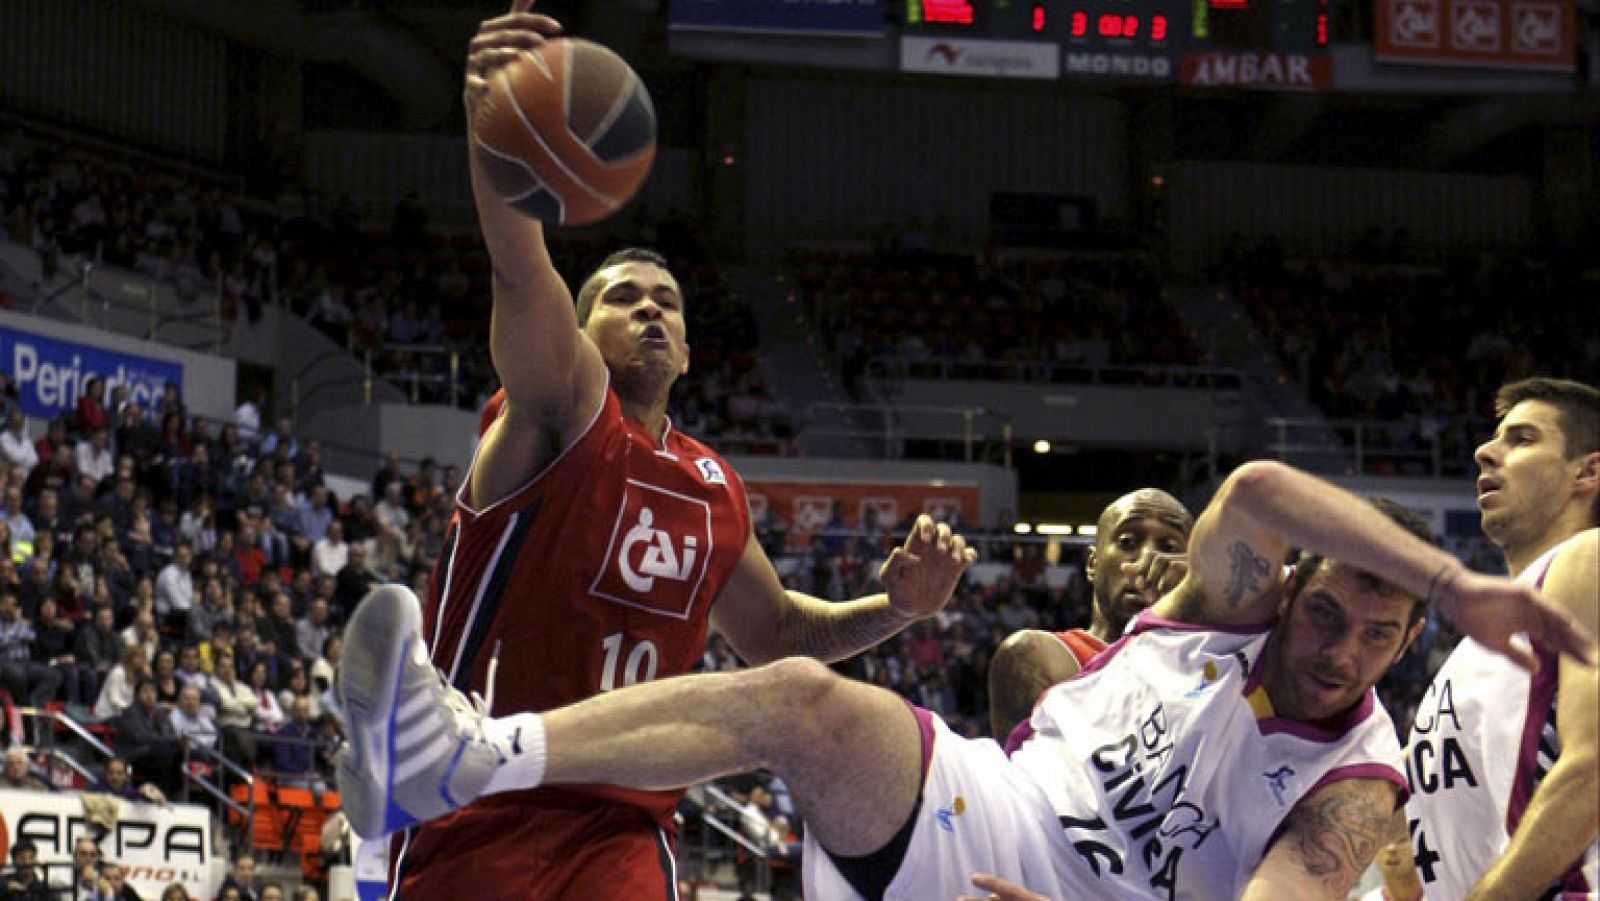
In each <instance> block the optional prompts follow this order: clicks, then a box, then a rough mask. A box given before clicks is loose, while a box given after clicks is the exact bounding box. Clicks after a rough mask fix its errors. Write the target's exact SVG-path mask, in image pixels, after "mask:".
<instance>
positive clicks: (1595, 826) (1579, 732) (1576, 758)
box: [1467, 529, 1600, 901]
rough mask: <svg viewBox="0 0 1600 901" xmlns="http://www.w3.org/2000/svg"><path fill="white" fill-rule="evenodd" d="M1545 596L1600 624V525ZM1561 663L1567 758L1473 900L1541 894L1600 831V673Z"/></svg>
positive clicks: (1554, 572) (1573, 551) (1559, 565)
mask: <svg viewBox="0 0 1600 901" xmlns="http://www.w3.org/2000/svg"><path fill="white" fill-rule="evenodd" d="M1544 595H1545V597H1546V598H1549V599H1550V600H1552V601H1554V602H1556V603H1557V604H1559V605H1561V606H1563V607H1565V608H1566V609H1567V610H1568V611H1569V612H1571V613H1572V614H1573V615H1574V616H1576V617H1577V618H1578V620H1579V621H1580V622H1582V623H1584V624H1585V625H1587V626H1588V627H1589V628H1590V629H1591V630H1595V629H1600V529H1590V530H1588V531H1587V532H1584V533H1583V534H1582V535H1581V536H1580V537H1579V539H1578V540H1577V541H1576V542H1574V544H1572V545H1569V546H1568V547H1567V549H1566V550H1564V551H1562V553H1561V554H1560V555H1559V556H1558V557H1556V559H1555V561H1554V562H1553V563H1552V564H1551V566H1550V571H1549V574H1548V575H1547V576H1546V577H1545V581H1544ZM1559 666H1560V667H1561V673H1560V680H1561V681H1560V684H1559V687H1558V688H1557V702H1556V737H1557V739H1558V740H1559V741H1560V744H1561V756H1560V757H1559V758H1557V760H1556V763H1555V766H1553V767H1551V769H1550V772H1549V773H1548V774H1546V775H1545V777H1544V781H1543V782H1541V783H1539V788H1538V790H1537V791H1535V792H1534V794H1533V798H1532V799H1531V800H1530V801H1529V802H1528V809H1527V811H1526V813H1524V814H1523V817H1522V821H1521V822H1520V823H1518V824H1517V831H1516V832H1515V833H1513V834H1512V836H1511V843H1510V844H1509V845H1508V846H1507V847H1506V853H1505V854H1504V856H1502V857H1501V858H1500V860H1499V861H1498V862H1496V863H1495V865H1494V866H1493V867H1490V869H1489V872H1487V873H1485V874H1484V876H1483V878H1482V879H1481V880H1479V882H1478V885H1477V886H1476V887H1474V888H1473V890H1472V893H1471V894H1470V895H1468V896H1467V897H1468V898H1469V899H1472V901H1487V899H1491V898H1506V899H1510V898H1532V897H1535V896H1538V895H1540V894H1541V893H1542V892H1543V891H1544V890H1545V889H1547V888H1549V887H1550V884H1551V883H1552V882H1554V881H1555V880H1556V879H1557V878H1559V877H1560V875H1561V874H1562V873H1564V872H1566V871H1567V868H1568V867H1570V866H1572V865H1573V863H1575V862H1576V861H1577V860H1578V858H1579V856H1580V855H1582V854H1583V851H1584V849H1585V848H1587V847H1589V845H1590V844H1591V843H1593V842H1594V840H1595V837H1596V835H1597V834H1600V672H1597V671H1596V669H1595V668H1594V667H1593V666H1588V665H1585V664H1583V663H1581V662H1579V661H1578V660H1577V659H1575V658H1572V657H1563V658H1561V662H1560V664H1559Z"/></svg>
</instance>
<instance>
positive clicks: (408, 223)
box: [0, 132, 793, 454]
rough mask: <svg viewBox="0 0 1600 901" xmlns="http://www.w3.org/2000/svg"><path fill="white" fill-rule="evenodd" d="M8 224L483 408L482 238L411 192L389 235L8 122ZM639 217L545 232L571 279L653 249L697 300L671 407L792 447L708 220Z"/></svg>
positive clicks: (52, 263)
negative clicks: (716, 258)
mask: <svg viewBox="0 0 1600 901" xmlns="http://www.w3.org/2000/svg"><path fill="white" fill-rule="evenodd" d="M0 231H3V233H4V234H5V236H6V237H7V238H8V239H9V240H10V241H12V242H14V243H18V244H22V245H26V246H30V247H32V248H33V249H34V250H36V251H37V252H38V253H39V254H40V257H41V259H42V261H43V274H44V280H45V281H46V282H49V281H50V280H51V279H52V278H54V277H56V276H57V275H58V274H59V273H60V272H61V271H62V269H63V265H64V262H63V261H66V260H73V259H79V260H85V259H86V260H92V261H95V262H96V263H98V264H104V265H112V266H119V267H122V268H125V269H130V270H136V271H138V272H141V273H143V274H146V275H149V276H151V277H154V278H157V279H160V280H162V281H165V282H167V283H169V284H171V285H172V286H173V288H174V290H175V291H176V293H177V296H178V297H179V298H180V299H181V300H182V301H184V302H185V303H191V302H195V301H198V300H199V299H200V297H201V295H202V293H204V292H206V291H208V290H211V289H215V290H217V291H218V293H219V296H220V303H221V305H222V309H221V314H220V315H221V318H222V320H223V321H224V322H232V321H234V320H235V319H236V318H238V317H244V318H246V319H250V320H254V319H258V318H260V316H261V311H262V308H263V306H264V305H267V304H280V305H283V306H284V307H285V308H287V309H288V310H290V311H291V312H293V313H294V314H296V315H298V316H301V317H302V318H304V319H306V320H307V321H308V322H310V323H312V324H313V325H315V326H316V327H318V328H319V329H321V330H322V331H323V332H325V333H326V334H327V335H328V336H329V337H330V338H331V339H333V340H334V341H336V342H337V343H339V344H340V345H342V346H344V347H346V348H348V349H349V350H350V351H351V352H352V353H355V354H357V355H363V356H364V355H370V356H371V359H372V363H373V367H374V370H375V371H376V372H378V373H379V374H382V375H387V376H388V377H389V378H391V379H392V380H394V381H395V382H396V384H397V385H398V386H399V387H401V388H402V389H403V390H404V391H405V392H406V394H407V396H409V397H411V398H412V399H414V400H417V401H422V402H432V403H453V404H458V405H464V406H468V407H473V408H476V406H478V405H479V404H480V403H481V402H482V400H483V399H484V398H485V397H487V395H488V393H489V392H490V391H492V390H493V387H494V384H495V380H494V372H493V368H492V365H491V363H490V360H489V355H488V346H487V338H488V335H487V329H485V328H484V323H486V322H487V321H488V318H489V298H490V287H489V264H488V257H487V254H486V252H485V251H484V249H483V246H482V242H481V240H480V239H479V238H478V236H477V234H476V233H475V232H472V233H460V234H456V235H454V236H452V235H450V234H447V233H446V230H444V229H439V228H437V227H435V226H432V225H431V224H430V222H429V216H428V213H427V210H426V208H425V207H424V206H423V205H422V204H421V203H420V202H419V201H418V199H417V197H416V196H415V195H414V194H409V195H407V196H405V197H402V198H401V199H400V200H399V201H398V203H397V204H396V206H395V209H394V215H393V218H392V220H391V222H390V223H389V228H388V229H387V230H386V231H385V230H383V229H374V228H369V227H368V226H367V225H366V224H365V223H364V222H363V221H362V217H361V214H360V212H359V211H358V210H357V209H356V207H355V205H354V204H353V202H352V201H351V199H350V198H349V197H348V196H345V197H339V198H336V199H335V200H334V201H333V202H332V203H328V204H323V203H322V202H321V201H320V200H319V199H318V198H316V197H315V196H314V195H313V194H311V193H310V192H309V191H307V190H305V189H303V188H300V187H294V186H290V187H287V188H284V189H283V190H282V192H281V193H279V194H278V195H277V196H276V197H273V198H271V199H261V198H252V197H249V196H247V195H245V194H243V193H241V192H239V191H236V190H231V189H230V188H229V187H228V186H227V185H225V184H222V183H205V182H203V181H201V180H199V179H198V178H197V177H196V176H195V175H193V174H192V173H190V172H184V171H177V170H167V171H163V170H162V169H161V168H160V167H156V166H137V167H135V166H132V165H128V164H125V163H122V162H118V161H116V160H113V159H111V158H109V157H108V156H106V155H105V154H101V153H96V152H94V151H92V150H89V149H85V148H81V147H72V146H65V147H64V146H62V145H60V144H59V143H58V142H52V141H47V140H38V139H33V138H29V137H26V136H24V135H22V134H21V133H19V132H11V133H9V134H0ZM628 231H629V234H627V235H626V236H611V237H609V238H607V239H605V240H604V241H601V240H598V239H592V238H589V239H584V238H570V237H564V236H559V235H552V236H550V237H549V243H550V245H551V248H552V257H553V258H554V259H556V260H558V261H560V263H561V264H562V265H563V266H564V267H565V268H564V271H563V275H565V276H566V277H567V280H568V282H569V284H571V285H572V286H573V287H574V290H575V289H576V286H577V284H578V282H579V280H580V279H582V277H583V276H584V275H586V274H587V273H588V272H589V271H590V270H591V269H593V267H594V266H595V265H596V264H598V263H599V262H600V260H601V259H603V258H604V256H605V255H606V253H608V252H609V251H610V250H613V249H615V248H616V246H618V243H619V242H620V241H622V240H627V241H631V242H633V243H639V244H644V245H646V246H650V247H654V248H656V249H658V250H660V251H661V252H662V253H663V255H665V256H666V258H667V259H668V261H669V263H671V265H672V267H673V272H674V274H675V275H676V276H677V277H678V279H679V280H680V282H681V283H682V287H683V289H684V292H685V296H686V297H688V298H689V299H690V302H689V303H688V304H687V308H686V312H687V316H688V319H689V334H690V336H691V341H690V344H691V347H692V350H693V354H694V357H693V365H692V367H691V369H690V372H689V374H688V376H686V377H685V378H684V379H683V380H682V382H681V383H680V384H679V386H678V389H677V390H676V392H675V394H674V409H673V411H672V412H673V416H674V420H675V421H676V422H678V423H679V424H680V427H682V428H684V429H685V430H687V431H689V432H690V433H691V434H695V435H697V436H703V437H707V438H710V439H713V440H717V441H719V442H720V443H721V444H723V446H725V447H726V448H727V449H728V450H730V451H732V452H742V453H764V454H779V453H789V452H791V451H792V449H793V442H792V438H793V426H792V424H791V422H790V419H789V417H788V415H787V413H786V412H785V411H784V410H783V409H781V408H780V407H779V405H778V404H777V403H776V402H775V401H774V400H773V398H772V395H771V392H770V390H769V389H768V388H767V386H766V383H765V380H764V378H763V377H762V375H761V373H760V369H759V366H758V365H757V358H756V356H755V354H754V353H753V348H754V347H755V346H756V343H757V341H756V337H757V336H756V329H755V321H754V318H753V317H752V316H751V314H750V310H749V306H748V303H747V302H745V301H744V300H742V299H740V298H739V297H737V296H736V295H735V294H734V293H733V292H732V291H731V290H730V289H729V287H728V285H727V283H726V281H725V280H724V279H723V278H722V277H721V275H720V272H719V271H718V269H717V267H716V265H715V264H714V263H713V262H712V259H711V254H710V252H709V249H708V248H707V246H706V240H705V237H704V233H703V231H702V230H701V229H699V228H698V227H696V226H695V225H694V224H693V223H692V222H690V221H688V220H686V219H683V218H681V217H668V218H666V219H664V220H662V221H660V222H653V223H636V224H634V225H631V226H629V227H628ZM158 425H159V423H158Z"/></svg>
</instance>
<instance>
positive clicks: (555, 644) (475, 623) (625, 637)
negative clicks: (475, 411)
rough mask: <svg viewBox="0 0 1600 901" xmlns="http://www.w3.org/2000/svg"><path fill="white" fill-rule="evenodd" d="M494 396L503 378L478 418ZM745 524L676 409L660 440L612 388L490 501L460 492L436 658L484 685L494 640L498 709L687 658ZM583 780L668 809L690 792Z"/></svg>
mask: <svg viewBox="0 0 1600 901" xmlns="http://www.w3.org/2000/svg"><path fill="white" fill-rule="evenodd" d="M501 406H503V400H502V396H501V395H500V394H498V393H497V394H496V396H495V397H494V398H491V399H490V401H489V403H488V405H486V408H485V411H484V419H483V422H482V423H481V425H482V426H483V427H487V425H488V423H490V422H492V421H493V417H494V415H497V414H498V412H499V409H500V407H501ZM469 478H470V474H469ZM463 491H465V488H463ZM749 535H750V513H749V507H748V505H747V502H746V500H745V489H744V484H743V482H742V481H740V479H739V477H738V475H737V474H735V473H734V471H733V469H732V468H731V467H729V466H728V464H727V463H726V462H724V461H723V459H722V458H721V457H719V456H718V455H717V454H716V453H715V452H713V451H712V450H711V449H710V448H708V447H706V446H705V445H704V444H701V443H700V442H699V441H696V440H694V439H693V438H690V437H688V436H686V435H683V434H681V433H679V432H676V431H674V430H672V428H671V426H670V424H669V425H668V428H667V432H666V434H665V436H664V437H663V439H662V442H661V443H660V444H659V445H658V444H656V443H655V442H654V441H653V440H652V439H651V437H650V435H649V434H648V433H647V432H645V430H644V429H643V427H641V426H640V425H639V424H638V423H636V422H633V421H631V420H628V419H626V418H625V417H624V416H623V415H622V406H621V403H620V402H619V400H618V399H617V396H616V394H615V393H614V392H612V391H611V390H609V389H608V390H607V391H606V396H605V401H604V403H602V404H601V407H600V410H599V412H598V413H597V414H596V416H595V419H594V421H593V422H592V423H591V424H590V425H589V427H588V429H587V430H586V431H585V432H584V433H583V435H582V436H581V437H579V438H578V440H577V441H576V442H574V443H573V444H572V445H571V446H570V447H568V448H567V449H566V450H565V451H564V452H563V453H562V454H561V455H560V456H559V457H557V458H556V460H555V461H554V462H552V463H551V464H550V465H549V466H548V467H547V468H546V469H545V470H544V471H543V472H541V473H540V474H539V475H538V476H536V477H535V478H534V479H533V481H531V482H529V483H528V484H527V485H525V486H524V487H522V488H521V489H519V490H517V491H516V492H515V493H513V494H512V495H511V496H509V497H507V498H505V499H503V500H500V501H498V502H496V503H494V504H491V505H490V506H489V507H487V508H485V509H483V510H473V509H471V508H470V507H468V506H467V505H466V504H465V503H463V502H462V500H461V498H460V497H459V496H458V497H457V499H456V514H455V517H454V519H453V524H452V526H451V529H450V532H449V534H448V535H447V536H446V542H445V548H444V552H443V553H442V554H441V556H440V560H439V564H438V565H437V567H436V568H435V569H434V573H433V579H432V583H431V586H430V590H429V597H428V601H427V604H426V605H425V612H424V630H425V632H426V636H427V638H428V643H429V648H430V650H431V653H432V656H433V662H434V664H435V665H436V666H438V667H439V668H440V669H441V670H442V671H443V672H444V674H445V675H446V677H447V678H449V679H450V680H451V683H452V684H454V685H455V686H456V688H458V689H460V690H461V691H464V692H471V691H475V692H479V693H480V694H485V695H486V694H487V689H488V684H487V676H488V667H489V661H490V658H491V657H492V656H493V655H494V653H495V650H496V648H497V647H498V648H499V664H498V669H497V674H496V676H495V685H494V709H493V710H492V711H491V713H493V714H494V715H495V716H505V715H507V714H512V713H521V712H525V711H541V710H549V709H551V708H553V707H560V706H563V705H566V704H571V703H573V702H575V701H579V700H582V699H583V698H587V697H590V696H591V695H594V694H597V693H599V692H601V691H609V690H611V689H613V688H620V687H622V686H624V685H631V684H633V683H635V682H643V681H646V680H649V679H658V678H663V677H666V676H675V675H679V674H682V673H686V672H689V671H690V670H692V669H693V668H694V666H695V664H696V663H697V662H698V661H699V660H700V656H701V654H702V653H703V652H704V650H705V637H706V628H707V622H708V616H709V614H710V612H711V605H712V603H713V601H715V599H716V597H717V594H718V592H720V591H721V590H722V586H723V585H724V584H725V583H726V581H727V579H728V576H729V575H730V574H731V573H732V571H733V568H734V566H735V564H736V563H737V562H738V560H739V558H740V556H741V555H742V554H743V553H744V548H745V543H746V542H747V541H748V539H749ZM547 791H552V790H546V789H538V790H535V791H533V792H528V793H518V796H519V797H523V798H524V799H525V800H527V801H530V802H537V800H538V796H539V794H540V792H547ZM572 791H573V789H572V788H571V787H566V788H564V789H561V790H560V793H561V794H562V795H563V796H564V797H570V795H571V792H572ZM578 791H580V792H583V793H587V794H590V795H593V796H594V797H596V798H597V799H606V800H613V801H621V802H624V803H629V804H633V805H636V806H639V807H643V808H644V809H646V810H647V811H649V812H650V813H651V814H652V815H653V816H654V817H655V818H656V819H657V820H658V821H661V822H663V823H669V822H670V820H671V817H672V813H673V809H674V806H675V804H676V802H677V799H678V797H679V795H680V794H681V793H680V792H642V791H632V790H627V789H619V788H614V787H611V786H593V787H589V786H585V787H581V788H580V789H578ZM564 803H565V802H564ZM473 806H477V805H473ZM468 810H469V811H470V810H471V808H470V807H469V808H468Z"/></svg>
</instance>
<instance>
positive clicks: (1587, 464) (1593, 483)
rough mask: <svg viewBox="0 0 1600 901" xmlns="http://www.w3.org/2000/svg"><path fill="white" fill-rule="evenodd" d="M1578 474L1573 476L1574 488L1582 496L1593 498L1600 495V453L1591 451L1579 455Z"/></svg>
mask: <svg viewBox="0 0 1600 901" xmlns="http://www.w3.org/2000/svg"><path fill="white" fill-rule="evenodd" d="M1576 462H1577V464H1578V465H1577V472H1576V473H1575V474H1574V475H1573V487H1574V488H1575V489H1577V491H1578V493H1580V494H1587V495H1589V496H1591V497H1593V496H1594V495H1595V494H1597V493H1600V451H1591V452H1589V453H1587V454H1581V455H1579V457H1578V459H1577V461H1576Z"/></svg>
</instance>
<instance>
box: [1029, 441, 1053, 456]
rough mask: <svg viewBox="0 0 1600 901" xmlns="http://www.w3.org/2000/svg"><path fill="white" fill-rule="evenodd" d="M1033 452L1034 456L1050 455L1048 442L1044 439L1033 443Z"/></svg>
mask: <svg viewBox="0 0 1600 901" xmlns="http://www.w3.org/2000/svg"><path fill="white" fill-rule="evenodd" d="M1033 452H1034V453H1036V454H1048V453H1050V442H1049V441H1048V440H1046V439H1044V438H1040V439H1039V440H1038V441H1035V442H1034V443H1033Z"/></svg>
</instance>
